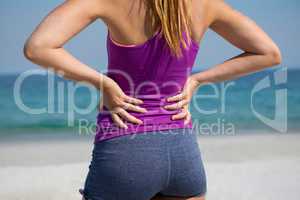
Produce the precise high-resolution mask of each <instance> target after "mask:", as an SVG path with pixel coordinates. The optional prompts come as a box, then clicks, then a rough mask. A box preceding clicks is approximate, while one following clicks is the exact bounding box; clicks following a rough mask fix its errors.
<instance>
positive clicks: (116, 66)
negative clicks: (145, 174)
mask: <svg viewBox="0 0 300 200" xmlns="http://www.w3.org/2000/svg"><path fill="white" fill-rule="evenodd" d="M184 38H185V40H186V34H184ZM106 44H107V53H108V70H107V73H106V75H107V76H109V77H110V78H112V79H113V80H115V81H116V82H117V83H118V84H119V86H120V87H121V89H122V90H123V91H124V92H125V93H126V94H127V95H130V96H134V97H136V98H139V99H142V100H143V101H144V103H143V104H141V105H140V106H141V107H144V108H146V109H147V110H148V112H146V113H137V112H134V111H128V112H129V113H130V114H132V115H133V116H136V117H137V118H139V119H141V120H142V121H143V124H142V125H137V124H133V123H130V122H126V124H127V126H128V129H124V128H119V127H117V126H116V125H115V124H114V123H113V121H112V118H111V116H110V113H109V112H108V110H107V108H106V107H104V108H103V110H102V111H100V112H99V113H98V116H97V128H96V135H95V139H94V143H96V142H99V141H102V140H106V139H110V138H114V137H118V136H122V135H128V134H138V133H144V132H147V131H160V130H168V129H178V128H192V121H191V122H190V123H188V124H187V125H184V123H183V120H172V119H171V116H172V115H174V114H175V113H178V112H180V110H176V111H168V110H165V109H164V108H163V106H164V105H167V104H171V103H169V102H166V98H167V97H170V96H173V95H176V94H178V93H180V91H181V90H182V88H183V86H184V84H185V81H186V79H187V77H188V76H189V74H190V72H191V70H192V67H193V65H194V62H195V59H196V56H197V52H198V49H199V45H198V43H197V42H195V41H193V40H192V41H191V44H190V46H189V47H188V48H187V49H184V48H183V46H181V48H182V55H183V56H182V57H181V58H177V57H175V56H174V55H172V54H171V51H170V49H169V48H168V46H167V42H166V40H165V38H164V37H163V36H162V34H161V31H157V32H156V33H155V34H154V35H153V36H152V37H151V38H150V39H149V40H147V41H146V42H145V43H143V44H139V45H130V46H125V45H120V44H118V43H116V42H115V41H113V40H112V39H111V37H110V35H109V31H108V32H107V43H106Z"/></svg>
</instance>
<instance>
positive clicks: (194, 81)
mask: <svg viewBox="0 0 300 200" xmlns="http://www.w3.org/2000/svg"><path fill="white" fill-rule="evenodd" d="M208 2H209V3H208V6H207V9H208V12H209V18H208V20H207V21H208V22H207V24H208V27H209V28H210V29H212V30H213V31H215V32H216V33H217V34H219V35H220V36H222V37H223V38H224V39H226V40H227V41H228V42H230V43H231V44H232V45H234V46H236V47H237V48H239V49H241V50H242V51H243V53H242V54H240V55H238V56H236V57H233V58H231V59H228V60H226V61H225V62H223V63H221V64H219V65H216V66H214V67H212V68H210V69H208V70H205V71H203V72H199V73H196V74H193V75H191V76H190V77H189V78H188V80H187V82H186V84H185V87H184V89H183V91H182V92H181V93H180V94H178V95H176V96H173V97H169V98H168V99H167V101H168V102H176V103H174V104H171V105H168V106H165V108H166V109H169V110H175V109H180V108H182V109H183V112H182V113H179V114H177V115H174V116H173V119H182V118H186V123H187V122H188V121H189V120H190V116H189V115H190V114H189V112H188V109H187V105H188V103H189V102H190V100H191V98H192V95H193V93H194V91H195V90H196V89H197V88H198V87H199V86H200V85H203V84H206V83H213V82H214V83H215V82H221V81H226V80H231V79H235V78H238V77H241V76H244V75H247V74H250V73H253V72H257V71H260V70H262V69H264V68H267V67H270V66H274V65H278V64H280V63H281V53H280V50H279V48H278V47H277V45H276V44H275V43H274V42H273V41H272V39H271V38H270V37H269V36H268V35H267V34H266V33H265V32H264V31H263V30H262V29H261V28H260V27H259V26H257V25H256V24H255V22H253V21H252V20H251V19H249V18H248V17H246V16H245V15H243V14H241V13H240V12H238V11H236V10H234V9H233V8H231V7H230V6H229V5H228V4H226V3H225V2H224V1H223V0H210V1H208Z"/></svg>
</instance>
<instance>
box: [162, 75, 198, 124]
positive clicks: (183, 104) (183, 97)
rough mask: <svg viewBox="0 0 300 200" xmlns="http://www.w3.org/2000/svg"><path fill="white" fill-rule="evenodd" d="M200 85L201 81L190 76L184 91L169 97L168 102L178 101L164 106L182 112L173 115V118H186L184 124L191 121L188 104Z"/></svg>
mask: <svg viewBox="0 0 300 200" xmlns="http://www.w3.org/2000/svg"><path fill="white" fill-rule="evenodd" d="M198 87H199V82H198V81H197V80H196V79H195V78H194V77H193V76H189V77H188V79H187V81H186V83H185V85H184V87H183V89H182V91H181V92H180V93H179V94H177V95H175V96H171V97H168V98H167V99H166V100H167V102H176V103H173V104H169V105H166V106H164V108H165V109H166V110H178V109H181V112H180V113H178V114H175V115H173V116H172V120H178V119H184V124H187V123H189V121H190V120H191V114H190V112H189V109H188V106H189V103H190V101H191V99H192V96H193V93H194V92H195V90H196V89H197V88H198Z"/></svg>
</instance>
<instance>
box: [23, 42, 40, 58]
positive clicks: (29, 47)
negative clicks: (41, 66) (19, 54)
mask: <svg viewBox="0 0 300 200" xmlns="http://www.w3.org/2000/svg"><path fill="white" fill-rule="evenodd" d="M36 46H37V45H36V44H35V42H32V41H27V42H26V43H25V44H24V47H23V54H24V56H25V58H27V59H28V60H30V61H34V60H35V58H36V57H37V47H36Z"/></svg>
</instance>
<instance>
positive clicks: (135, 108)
mask: <svg viewBox="0 0 300 200" xmlns="http://www.w3.org/2000/svg"><path fill="white" fill-rule="evenodd" d="M123 108H124V109H125V110H131V111H135V112H140V113H145V112H147V110H146V109H145V108H142V107H140V106H135V105H132V104H129V103H125V104H124V106H123Z"/></svg>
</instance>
